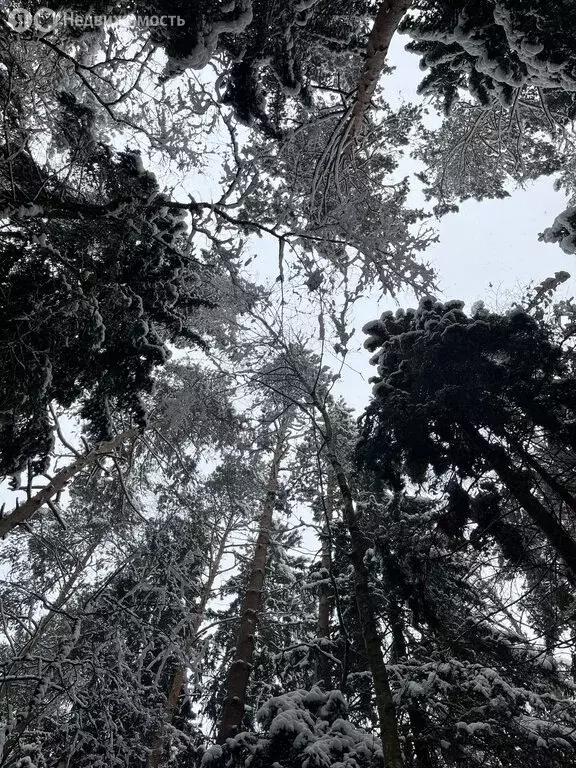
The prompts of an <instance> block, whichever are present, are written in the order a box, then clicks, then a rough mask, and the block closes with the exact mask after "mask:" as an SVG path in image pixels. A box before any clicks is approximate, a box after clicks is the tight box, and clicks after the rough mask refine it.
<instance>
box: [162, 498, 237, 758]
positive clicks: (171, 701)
mask: <svg viewBox="0 0 576 768" xmlns="http://www.w3.org/2000/svg"><path fill="white" fill-rule="evenodd" d="M234 516H235V511H234V510H233V511H232V512H231V513H230V516H229V518H228V520H227V521H226V526H225V528H224V531H223V532H222V537H221V539H220V542H219V544H218V549H217V550H216V554H215V556H214V560H213V562H212V565H211V566H210V569H209V571H208V577H207V579H206V582H205V584H204V586H203V587H202V591H201V593H200V603H199V605H198V612H197V613H196V615H195V616H194V619H193V620H192V622H191V626H190V628H189V632H188V635H187V638H186V640H185V643H184V653H185V655H186V656H188V655H189V654H190V652H191V650H192V648H193V647H194V643H195V641H196V636H197V634H198V631H199V629H200V626H201V624H202V622H203V620H204V613H205V611H206V606H207V604H208V600H209V599H210V595H211V594H212V589H213V588H214V581H215V580H216V577H217V575H218V573H219V571H220V564H221V562H222V558H223V557H224V550H225V549H226V544H227V542H228V537H229V535H230V532H231V530H232V526H233V524H234ZM185 684H186V665H185V664H179V665H178V666H177V667H176V670H175V671H174V674H173V676H172V679H171V681H170V685H169V687H168V695H167V697H166V707H165V709H164V723H163V724H162V725H161V726H160V728H159V729H158V730H157V731H156V733H155V734H154V738H153V740H152V747H151V748H150V753H149V755H148V768H159V766H160V765H162V762H163V759H162V758H163V756H164V752H165V745H166V741H167V733H166V731H167V726H169V725H170V724H171V723H172V721H173V719H174V716H175V715H176V712H177V711H178V703H179V701H180V698H181V696H182V692H183V690H184V686H185Z"/></svg>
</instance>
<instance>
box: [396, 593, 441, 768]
mask: <svg viewBox="0 0 576 768" xmlns="http://www.w3.org/2000/svg"><path fill="white" fill-rule="evenodd" d="M388 617H389V619H390V627H391V629H392V653H393V658H394V661H395V662H398V661H399V660H400V659H403V658H406V657H407V656H408V650H407V648H406V639H405V637H404V626H403V624H404V623H403V621H402V615H401V613H400V607H399V605H398V603H397V602H396V600H395V599H394V598H391V599H390V601H389V604H388ZM407 711H408V719H409V721H410V730H411V731H412V741H413V745H414V753H413V755H412V757H411V760H412V762H414V761H413V758H414V755H415V757H416V762H415V767H416V768H435V766H436V765H437V763H436V761H435V760H434V759H433V757H432V754H431V752H430V747H429V745H428V743H427V741H426V739H425V738H424V736H423V734H424V733H425V731H426V717H425V715H424V712H423V711H422V710H421V709H420V707H418V706H417V705H415V704H409V705H408V707H407Z"/></svg>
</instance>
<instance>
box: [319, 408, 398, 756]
mask: <svg viewBox="0 0 576 768" xmlns="http://www.w3.org/2000/svg"><path fill="white" fill-rule="evenodd" d="M315 405H316V407H317V408H318V410H319V411H320V414H321V415H322V420H323V422H324V437H325V440H326V449H327V456H328V461H329V462H330V466H331V467H332V470H333V472H334V476H335V479H336V482H337V484H338V488H339V490H340V495H341V497H342V502H343V507H344V523H345V525H346V527H347V529H348V533H349V534H350V540H351V544H352V549H351V553H350V557H351V560H352V565H353V566H354V575H355V584H354V593H355V597H356V604H357V606H358V613H359V616H360V622H361V624H362V637H363V639H364V647H365V650H366V656H367V658H368V665H369V667H370V672H371V673H372V681H373V685H374V694H375V697H376V708H377V711H378V722H379V725H380V735H381V738H382V749H383V751H384V759H385V762H386V768H404V758H403V756H402V748H401V746H400V737H399V734H398V722H397V720H396V710H395V707H394V701H393V700H392V691H391V690H390V681H389V678H388V671H387V669H386V664H385V663H384V656H383V654H382V644H381V641H380V636H379V633H378V624H377V621H376V615H375V613H374V607H373V604H372V596H371V594H370V580H369V577H368V570H367V568H366V564H365V562H364V557H365V555H366V551H367V547H366V544H365V540H364V537H363V536H362V532H361V530H360V527H359V525H358V518H357V516H356V510H355V508H354V496H353V493H352V488H351V486H350V483H349V482H348V478H347V476H346V471H345V470H344V467H343V466H342V464H341V462H340V460H339V458H338V455H337V453H336V450H335V445H334V434H333V431H332V423H331V420H330V414H329V413H328V411H327V410H326V407H325V406H324V405H323V404H322V403H321V402H320V401H319V400H318V399H317V398H315Z"/></svg>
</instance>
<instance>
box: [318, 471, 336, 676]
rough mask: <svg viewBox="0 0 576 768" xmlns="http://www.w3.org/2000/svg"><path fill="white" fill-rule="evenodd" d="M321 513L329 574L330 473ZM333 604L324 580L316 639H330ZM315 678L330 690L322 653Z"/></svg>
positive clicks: (327, 664) (326, 662)
mask: <svg viewBox="0 0 576 768" xmlns="http://www.w3.org/2000/svg"><path fill="white" fill-rule="evenodd" d="M322 511H323V516H324V525H323V530H322V556H321V560H320V565H321V567H322V570H323V571H326V573H328V574H329V573H330V572H331V570H332V540H331V536H330V530H331V523H332V516H333V511H334V480H333V477H332V472H331V471H328V475H327V478H326V496H325V497H324V500H323V510H322ZM333 603H334V597H333V594H332V589H331V587H330V585H329V584H328V583H327V581H326V578H324V579H323V583H322V585H321V586H320V589H319V595H318V637H319V638H320V639H321V640H322V638H329V637H330V617H331V616H332V609H333ZM317 678H318V682H320V681H321V682H322V683H323V684H324V688H325V689H326V690H330V688H331V686H332V669H331V665H330V660H329V659H328V658H327V656H325V655H324V654H323V653H321V654H320V658H319V659H318V670H317Z"/></svg>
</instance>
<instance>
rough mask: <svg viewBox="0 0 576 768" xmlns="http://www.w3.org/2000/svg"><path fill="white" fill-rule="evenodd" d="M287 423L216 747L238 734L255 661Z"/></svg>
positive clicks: (268, 488)
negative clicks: (255, 647)
mask: <svg viewBox="0 0 576 768" xmlns="http://www.w3.org/2000/svg"><path fill="white" fill-rule="evenodd" d="M288 423H289V422H288V418H286V419H285V420H284V421H283V422H282V423H281V424H280V425H279V428H278V435H277V439H276V446H275V448H274V455H273V458H272V465H271V467H270V473H269V476H268V482H267V486H266V497H265V499H264V503H263V505H262V514H261V516H260V523H259V533H258V538H257V540H256V549H255V551H254V556H253V558H252V567H251V572H250V580H249V582H248V587H247V589H246V592H245V593H244V599H243V601H242V610H241V619H240V628H239V630H238V636H237V639H236V650H235V653H234V659H233V661H232V664H231V665H230V670H229V672H228V679H227V682H226V698H225V699H224V707H223V710H222V717H221V720H220V725H219V727H218V738H217V742H218V744H224V743H225V741H226V739H228V738H231V737H233V736H235V735H236V733H238V731H239V728H240V726H241V723H242V720H243V718H244V712H245V710H246V693H247V690H248V683H249V682H250V673H251V671H252V661H253V658H254V640H255V635H256V628H257V625H258V618H259V614H260V610H261V606H262V590H263V588H264V578H265V571H266V563H267V560H268V546H269V543H270V528H271V525H272V513H273V511H274V504H275V502H276V494H277V491H278V474H279V471H280V461H281V458H282V456H283V454H284V450H285V442H286V434H287V431H288Z"/></svg>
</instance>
